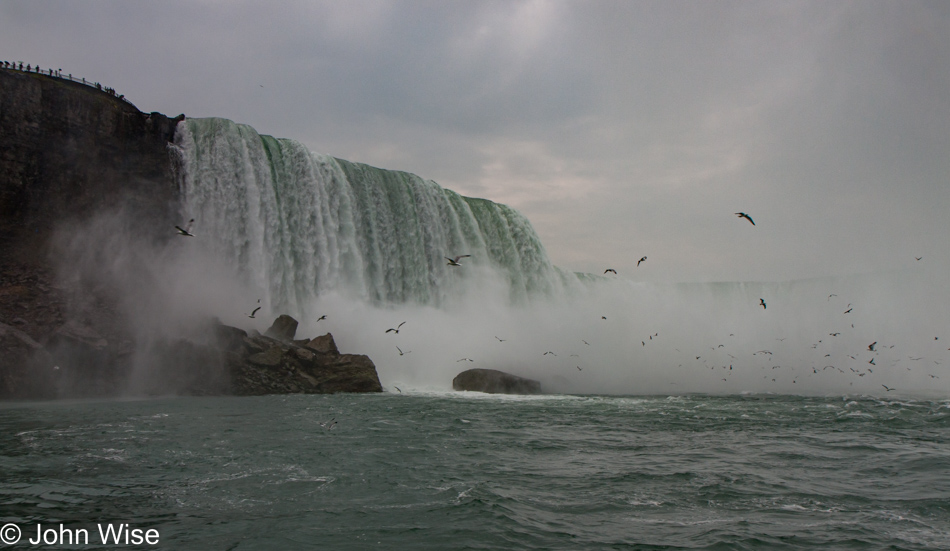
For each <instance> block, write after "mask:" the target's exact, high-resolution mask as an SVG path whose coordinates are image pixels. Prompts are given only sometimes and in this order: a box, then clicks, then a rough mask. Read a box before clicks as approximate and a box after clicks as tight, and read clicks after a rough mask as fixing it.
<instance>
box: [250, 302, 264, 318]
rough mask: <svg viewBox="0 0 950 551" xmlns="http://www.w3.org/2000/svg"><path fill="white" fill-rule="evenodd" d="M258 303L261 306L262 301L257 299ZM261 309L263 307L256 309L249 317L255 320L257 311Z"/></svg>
mask: <svg viewBox="0 0 950 551" xmlns="http://www.w3.org/2000/svg"><path fill="white" fill-rule="evenodd" d="M257 303H258V304H260V303H261V299H257ZM260 309H261V307H260V306H258V307H257V308H255V309H254V311H253V312H251V313H250V314H248V315H247V317H249V318H251V319H254V314H256V313H257V311H258V310H260Z"/></svg>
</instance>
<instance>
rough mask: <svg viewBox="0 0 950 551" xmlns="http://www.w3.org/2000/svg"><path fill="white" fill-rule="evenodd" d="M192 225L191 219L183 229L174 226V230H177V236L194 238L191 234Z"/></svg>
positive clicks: (193, 220) (193, 221)
mask: <svg viewBox="0 0 950 551" xmlns="http://www.w3.org/2000/svg"><path fill="white" fill-rule="evenodd" d="M194 223H195V219H194V218H192V219H191V220H189V221H188V223H187V224H185V227H184V228H182V227H181V226H175V229H176V230H178V235H187V236H188V237H194V236H195V234H193V233H191V226H193V225H194Z"/></svg>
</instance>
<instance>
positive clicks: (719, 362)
mask: <svg viewBox="0 0 950 551" xmlns="http://www.w3.org/2000/svg"><path fill="white" fill-rule="evenodd" d="M735 214H736V215H737V216H738V217H739V218H740V219H746V220H748V221H749V223H750V224H752V225H753V226H754V225H755V222H754V221H753V220H752V217H751V216H749V215H748V214H746V213H744V212H737V213H735ZM194 222H195V220H194V219H191V220H189V221H188V223H187V224H185V226H184V227H181V226H175V230H177V232H178V234H179V235H181V236H186V237H194V236H195V234H194V233H192V228H193V226H194ZM470 257H471V255H468V254H463V255H458V256H454V257H445V259H446V260H447V261H448V262H447V263H446V265H447V266H451V267H461V266H462V263H461V260H462V259H463V258H470ZM914 258H915V259H916V260H917V261H920V260H921V259H922V258H923V257H914ZM646 260H647V257H646V256H643V257H641V258H640V259H639V260H638V261H637V266H638V267H639V266H640V264H641V263H643V262H645V261H646ZM608 273H610V274H614V275H617V270H615V269H613V268H607V269H606V270H604V274H605V275H606V274H608ZM837 296H838V295H837V294H835V293H832V294H829V295H828V296H827V301H828V302H830V301H831V300H832V299H833V298H835V297H837ZM257 302H258V306H257V307H255V308H254V310H253V311H252V312H251V313H250V314H248V317H249V318H251V319H254V318H255V316H256V314H257V312H258V311H259V310H260V309H261V306H260V305H259V304H260V302H261V301H260V299H258V301H257ZM758 306H761V307H762V309H763V310H766V309H767V308H768V306H767V304H766V301H765V299H764V298H760V299H759V303H758ZM853 311H854V307H853V306H852V304H851V303H848V304H847V306H846V307H845V310H844V311H843V312H842V315H847V314H851V313H852V312H853ZM326 318H327V316H326V315H322V316H321V317H320V318H318V319H317V321H322V320H325V319H326ZM601 319H602V320H607V317H606V316H601ZM405 324H406V321H402V322H400V323H399V324H398V325H396V326H395V327H390V328H388V329H386V330H385V331H384V333H386V334H388V333H392V334H393V335H398V334H399V332H400V330H401V329H402V327H403V326H404V325H405ZM850 328H851V329H852V330H853V329H854V324H853V323H851V324H850ZM841 335H842V331H832V332H829V333H827V336H830V337H832V339H835V338H837V337H839V336H841ZM728 336H729V337H734V336H735V334H734V333H729V335H728ZM494 338H495V339H496V340H497V341H498V342H499V343H504V342H506V341H507V340H508V339H502V338H500V337H498V336H497V335H495V336H494ZM655 338H656V339H658V338H659V332H653V333H652V334H650V335H648V338H646V339H643V340H641V341H640V342H641V346H642V347H646V346H647V342H648V341H653V340H654V339H655ZM776 340H777V341H779V342H781V341H784V340H785V338H784V337H783V338H778V339H776ZM816 340H817V342H815V343H814V344H813V345H812V346H811V348H812V349H813V350H815V351H816V353H818V354H820V353H822V352H826V353H824V354H823V355H821V356H815V357H814V358H813V360H814V361H812V365H810V366H807V367H805V368H804V369H805V370H806V372H805V373H804V374H803V373H802V369H803V366H801V365H796V366H787V367H786V366H783V365H782V364H781V363H776V359H777V358H776V355H775V354H773V352H771V351H770V350H768V349H760V350H756V351H755V352H752V353H751V356H752V357H753V358H755V359H756V360H757V361H756V362H754V363H756V364H757V365H756V366H755V367H758V368H759V369H760V370H762V371H764V373H765V374H764V375H763V378H764V379H766V380H768V379H771V382H773V383H775V382H778V381H779V380H780V378H779V375H776V373H780V372H778V371H776V370H783V369H784V370H786V371H790V372H791V374H790V375H789V377H788V378H790V379H791V383H792V384H798V381H799V380H800V379H801V378H802V377H803V375H804V376H817V375H821V374H824V373H825V372H826V371H828V370H831V373H834V374H838V375H851V376H854V377H856V378H863V377H865V376H870V375H873V373H874V368H875V367H877V366H878V365H879V364H878V363H877V361H876V360H877V359H878V358H880V357H881V356H880V354H882V352H883V351H882V349H884V348H886V350H888V351H889V352H890V351H891V350H893V349H894V348H895V347H896V345H895V344H891V345H888V346H887V347H884V346H883V345H881V346H879V342H878V341H874V342H872V343H870V344H868V346H867V349H866V350H863V351H857V352H850V353H846V354H844V355H843V357H840V358H834V357H833V352H834V350H831V351H828V350H830V349H829V346H830V341H829V342H826V339H825V338H820V339H816ZM938 340H939V337H934V341H938ZM580 342H581V343H583V344H584V345H585V346H590V343H589V342H588V341H587V340H584V339H580ZM709 348H710V349H712V350H713V351H714V353H713V354H708V353H705V354H698V355H690V358H692V360H691V362H692V363H693V364H695V365H702V367H704V368H708V369H710V370H713V371H716V370H722V373H723V374H724V375H726V376H724V377H721V380H722V381H728V380H729V373H730V372H733V371H734V367H733V366H734V364H735V363H736V362H737V361H738V360H739V359H740V356H735V355H733V354H732V353H731V350H730V351H727V350H729V348H728V347H727V346H726V345H725V344H723V343H719V344H718V345H716V346H710V347H709ZM396 350H397V352H398V354H399V356H406V355H407V354H410V353H411V352H412V351H411V350H405V351H404V350H403V349H402V348H400V347H399V346H396ZM947 350H950V348H948V349H947ZM675 351H676V352H677V353H680V354H682V352H681V351H680V350H679V349H675ZM863 352H870V353H871V354H870V355H869V356H870V357H867V360H866V361H865V357H862V356H861V354H862V353H863ZM722 354H725V357H728V358H729V359H730V360H728V361H727V360H724V357H723V356H722ZM541 356H542V357H544V356H551V357H552V358H554V357H557V353H555V352H554V351H553V350H547V351H545V352H543V353H542V354H541ZM569 357H572V358H580V355H579V354H573V353H572V354H570V355H569ZM818 358H820V359H818ZM908 359H909V360H910V361H915V362H916V361H920V360H924V359H925V357H923V356H919V357H915V356H914V355H909V356H908ZM902 360H903V358H897V359H895V358H894V357H893V356H891V355H887V360H886V361H888V362H890V364H889V366H888V367H894V366H896V365H897V364H898V363H900V362H901V361H902ZM474 361H475V360H473V359H472V358H468V357H463V358H459V359H458V360H456V362H457V363H458V362H474ZM932 361H933V363H934V365H941V363H942V362H941V361H939V360H932ZM571 363H575V362H571ZM819 364H823V365H820V366H819ZM684 365H686V364H685V363H680V364H679V366H678V367H684ZM575 368H576V369H577V371H578V372H582V371H583V368H582V367H581V366H580V365H575ZM906 369H907V370H908V371H910V370H911V367H907V368H906ZM846 370H847V371H846ZM926 375H927V376H929V377H930V378H931V379H939V378H940V377H939V376H938V375H936V374H934V373H929V372H928V373H926ZM786 380H787V379H786ZM670 384H676V383H670ZM849 385H853V382H851V383H849ZM880 386H881V387H882V388H884V391H885V392H891V391H893V390H895V388H894V387H891V386H888V385H886V384H883V383H882V384H881V385H880ZM396 390H397V391H399V392H400V393H401V392H402V390H400V389H399V388H398V387H397V388H396ZM335 424H336V422H335V421H334V420H333V419H331V420H330V421H327V422H326V423H321V426H323V427H324V428H326V429H327V430H330V429H332V428H333V426H334V425H335Z"/></svg>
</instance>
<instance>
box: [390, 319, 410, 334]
mask: <svg viewBox="0 0 950 551" xmlns="http://www.w3.org/2000/svg"><path fill="white" fill-rule="evenodd" d="M405 324H406V322H402V323H400V324H399V325H397V326H396V327H390V328H389V329H387V330H386V332H387V333H389V332H390V331H393V332H395V333H396V334H397V335H398V334H399V328H400V327H402V326H403V325H405Z"/></svg>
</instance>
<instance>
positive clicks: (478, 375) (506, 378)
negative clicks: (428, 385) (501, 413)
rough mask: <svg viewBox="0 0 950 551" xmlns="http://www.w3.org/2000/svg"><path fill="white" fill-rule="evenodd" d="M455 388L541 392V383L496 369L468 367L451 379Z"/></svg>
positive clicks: (517, 392) (480, 390)
mask: <svg viewBox="0 0 950 551" xmlns="http://www.w3.org/2000/svg"><path fill="white" fill-rule="evenodd" d="M452 388H453V389H455V390H471V391H476V392H487V393H489V394H541V383H540V382H538V381H535V380H533V379H525V378H524V377H518V376H517V375H512V374H510V373H505V372H504V371H498V370H496V369H469V370H467V371H463V372H461V373H459V374H458V375H457V376H456V377H455V378H454V379H452Z"/></svg>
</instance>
